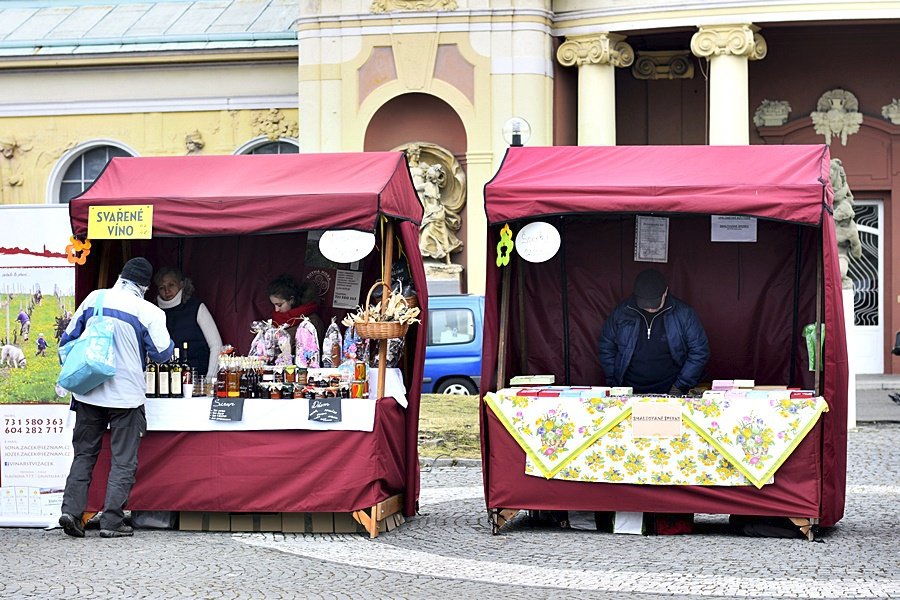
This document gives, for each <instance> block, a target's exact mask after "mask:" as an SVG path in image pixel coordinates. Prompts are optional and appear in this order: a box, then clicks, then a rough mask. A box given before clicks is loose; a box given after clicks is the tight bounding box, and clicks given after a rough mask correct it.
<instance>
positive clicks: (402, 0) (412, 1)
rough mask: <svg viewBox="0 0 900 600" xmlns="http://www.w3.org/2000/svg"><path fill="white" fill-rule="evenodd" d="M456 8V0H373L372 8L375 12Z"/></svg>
mask: <svg viewBox="0 0 900 600" xmlns="http://www.w3.org/2000/svg"><path fill="white" fill-rule="evenodd" d="M456 8H457V4H456V0H373V1H372V6H371V8H370V10H371V11H372V12H373V13H383V12H393V11H397V10H414V11H431V10H456Z"/></svg>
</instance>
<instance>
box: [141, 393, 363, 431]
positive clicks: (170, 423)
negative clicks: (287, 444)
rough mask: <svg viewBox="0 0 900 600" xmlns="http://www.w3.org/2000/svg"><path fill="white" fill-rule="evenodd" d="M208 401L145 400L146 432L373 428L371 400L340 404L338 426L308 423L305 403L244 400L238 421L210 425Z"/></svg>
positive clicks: (315, 422)
mask: <svg viewBox="0 0 900 600" xmlns="http://www.w3.org/2000/svg"><path fill="white" fill-rule="evenodd" d="M211 404H212V398H200V397H198V398H147V401H146V407H147V429H149V430H150V431H254V430H266V429H320V430H326V429H327V430H330V429H336V430H344V431H372V429H373V428H374V426H375V399H374V398H344V399H342V400H341V422H340V423H320V422H318V421H310V420H309V400H306V399H299V398H298V399H289V400H266V399H263V398H247V399H245V400H244V414H243V420H242V421H210V419H209V409H210V405H211Z"/></svg>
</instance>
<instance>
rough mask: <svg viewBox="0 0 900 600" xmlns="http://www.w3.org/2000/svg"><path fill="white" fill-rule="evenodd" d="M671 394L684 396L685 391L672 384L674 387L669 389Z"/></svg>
mask: <svg viewBox="0 0 900 600" xmlns="http://www.w3.org/2000/svg"><path fill="white" fill-rule="evenodd" d="M669 395H670V396H684V392H682V391H681V390H680V389H679V388H678V387H677V386H674V385H673V386H672V389H670V390H669Z"/></svg>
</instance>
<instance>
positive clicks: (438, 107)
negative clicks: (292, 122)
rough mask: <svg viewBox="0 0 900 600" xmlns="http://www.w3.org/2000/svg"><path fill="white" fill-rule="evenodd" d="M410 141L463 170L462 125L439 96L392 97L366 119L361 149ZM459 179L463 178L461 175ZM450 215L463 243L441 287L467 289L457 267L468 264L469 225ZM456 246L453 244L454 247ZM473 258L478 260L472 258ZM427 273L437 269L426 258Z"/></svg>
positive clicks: (384, 147) (464, 141)
mask: <svg viewBox="0 0 900 600" xmlns="http://www.w3.org/2000/svg"><path fill="white" fill-rule="evenodd" d="M413 142H416V143H419V144H421V146H422V147H423V148H429V147H430V148H435V147H437V148H441V149H443V151H446V152H449V154H451V155H452V157H453V159H455V160H452V161H451V162H455V163H458V166H456V167H455V168H456V169H457V171H459V168H461V169H462V171H463V173H465V171H466V150H467V139H466V130H465V126H464V125H463V122H462V119H460V117H459V115H458V114H457V113H456V111H455V110H453V108H452V107H451V106H450V105H449V104H447V103H446V102H445V101H443V100H441V99H440V98H438V97H436V96H432V95H429V94H422V93H409V94H402V95H400V96H397V97H395V98H392V99H391V100H389V101H388V102H386V103H385V104H384V105H383V106H381V107H380V108H379V109H378V110H377V111H376V112H375V114H374V115H373V116H372V119H371V120H370V121H369V125H368V127H367V129H366V134H365V140H364V143H363V149H364V150H366V151H385V150H392V149H395V148H400V147H405V146H408V145H409V144H411V143H413ZM445 155H446V153H445ZM430 162H434V161H430ZM462 180H463V181H464V177H463V179H462ZM461 192H462V194H463V195H461V196H459V198H460V199H461V200H464V199H465V197H464V193H465V186H463V187H462V190H461ZM445 199H446V198H445ZM465 201H468V200H465ZM438 206H439V205H438ZM445 206H446V207H447V208H448V212H447V214H448V215H449V214H451V213H450V212H449V211H450V210H452V211H455V212H454V213H453V214H454V215H460V216H461V215H462V214H464V212H463V211H462V210H461V208H462V207H461V206H453V207H451V206H448V205H447V204H446V203H445ZM426 212H427V211H426ZM453 218H454V219H456V225H455V227H457V226H458V227H459V230H458V231H457V232H456V234H455V235H456V237H458V238H459V240H461V241H462V243H463V245H462V250H461V251H460V252H458V253H454V254H452V257H451V258H449V259H448V261H452V263H453V265H458V266H453V267H452V269H453V271H452V275H449V277H450V280H451V281H450V282H444V283H445V284H446V283H449V287H444V288H443V289H455V290H457V291H466V286H465V281H466V277H465V275H463V277H461V278H459V279H458V277H459V267H462V269H463V273H465V270H466V267H467V265H468V263H469V251H468V249H469V245H468V244H467V243H466V242H467V238H468V231H467V230H468V227H467V223H466V220H465V218H462V219H461V221H460V219H459V218H458V217H456V216H454V217H453ZM448 220H449V219H448ZM457 245H458V244H454V247H455V246H457ZM425 254H426V252H425V251H423V255H425ZM438 256H440V255H438ZM473 260H480V259H479V258H475V257H473ZM448 264H449V263H448ZM429 272H431V273H434V274H437V271H436V270H433V271H430V269H429V262H428V260H426V274H428V273H429ZM446 272H448V271H445V273H446ZM433 282H434V280H432V278H431V277H430V276H429V289H431V288H432V283H433ZM433 293H437V292H433ZM440 293H448V292H440Z"/></svg>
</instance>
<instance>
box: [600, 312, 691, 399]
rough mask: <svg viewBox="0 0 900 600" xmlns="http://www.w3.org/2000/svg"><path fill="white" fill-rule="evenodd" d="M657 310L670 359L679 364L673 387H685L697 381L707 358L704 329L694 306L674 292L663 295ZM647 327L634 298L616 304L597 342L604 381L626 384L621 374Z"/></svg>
mask: <svg viewBox="0 0 900 600" xmlns="http://www.w3.org/2000/svg"><path fill="white" fill-rule="evenodd" d="M666 309H668V310H666ZM663 311H665V312H663ZM660 312H661V314H660V316H659V318H661V319H663V320H664V323H665V328H666V337H667V339H668V342H669V351H670V352H671V354H672V360H673V361H675V363H676V364H677V365H679V366H680V368H681V371H680V372H679V373H678V377H677V378H676V379H675V387H677V388H678V389H680V390H683V391H687V390H689V389H690V388H692V387H694V386H695V385H697V384H698V383H699V382H700V378H701V377H702V375H703V369H704V367H706V362H707V361H708V360H709V342H708V341H707V339H706V332H705V331H704V330H703V325H702V324H701V323H700V319H699V318H698V317H697V313H696V312H694V309H693V308H691V307H690V306H688V305H687V304H685V303H684V302H682V301H681V300H679V299H677V298H675V297H673V296H669V297H668V298H667V299H666V304H665V306H664V307H663V309H662V311H660ZM646 329H647V327H646V324H645V322H644V319H643V317H642V316H641V313H640V312H639V310H638V308H637V306H636V305H635V304H634V298H629V299H628V300H625V301H624V302H622V303H621V304H619V305H618V306H617V307H616V308H615V309H614V310H613V312H612V314H611V315H610V316H609V318H608V319H607V320H606V323H604V324H603V332H602V333H601V334H600V343H599V345H600V365H601V366H602V367H603V373H604V374H605V375H606V384H607V385H609V386H621V385H628V384H627V383H626V382H623V381H622V378H623V377H624V375H625V372H626V371H627V370H628V365H629V363H630V362H631V358H632V355H633V354H634V348H635V345H636V344H637V336H638V335H640V334H642V333H644V332H646Z"/></svg>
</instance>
